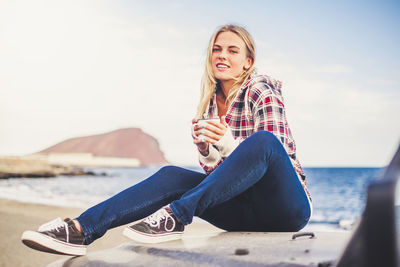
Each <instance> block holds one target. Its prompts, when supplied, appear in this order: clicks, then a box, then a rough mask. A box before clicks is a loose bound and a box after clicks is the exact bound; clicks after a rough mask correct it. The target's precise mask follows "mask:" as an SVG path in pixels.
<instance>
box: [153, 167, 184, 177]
mask: <svg viewBox="0 0 400 267" xmlns="http://www.w3.org/2000/svg"><path fill="white" fill-rule="evenodd" d="M181 171H182V168H180V167H178V166H173V165H167V166H163V167H161V169H159V170H158V171H157V174H159V175H161V176H162V177H174V176H175V175H176V174H177V173H178V172H181Z"/></svg>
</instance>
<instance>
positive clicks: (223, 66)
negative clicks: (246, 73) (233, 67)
mask: <svg viewBox="0 0 400 267" xmlns="http://www.w3.org/2000/svg"><path fill="white" fill-rule="evenodd" d="M216 67H217V69H219V70H225V69H228V68H229V66H228V65H226V64H224V63H218V64H217V65H216Z"/></svg>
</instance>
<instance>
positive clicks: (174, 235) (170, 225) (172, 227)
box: [124, 207, 185, 243]
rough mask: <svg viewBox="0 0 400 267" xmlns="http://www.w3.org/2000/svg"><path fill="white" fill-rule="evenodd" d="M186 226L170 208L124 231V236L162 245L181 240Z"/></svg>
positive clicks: (161, 210) (165, 208) (159, 211)
mask: <svg viewBox="0 0 400 267" xmlns="http://www.w3.org/2000/svg"><path fill="white" fill-rule="evenodd" d="M184 229H185V226H184V225H183V224H182V223H181V222H179V221H178V219H177V218H176V217H175V215H174V214H173V213H172V211H171V210H170V209H169V208H168V207H164V208H162V209H160V210H158V211H157V212H155V213H153V214H152V215H150V216H149V217H147V218H146V219H144V220H143V221H141V222H140V223H137V224H134V225H131V226H128V227H126V228H125V229H124V235H125V236H127V237H129V238H130V239H133V240H135V241H138V242H142V243H160V242H166V241H171V240H177V239H181V237H182V233H183V230H184Z"/></svg>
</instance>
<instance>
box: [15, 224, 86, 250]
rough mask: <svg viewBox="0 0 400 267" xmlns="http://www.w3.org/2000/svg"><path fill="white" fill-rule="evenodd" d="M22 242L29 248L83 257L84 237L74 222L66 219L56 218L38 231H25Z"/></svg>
mask: <svg viewBox="0 0 400 267" xmlns="http://www.w3.org/2000/svg"><path fill="white" fill-rule="evenodd" d="M21 239H22V242H23V243H24V244H25V245H27V246H28V247H30V248H33V249H36V250H40V251H44V252H48V253H54V254H63V255H85V254H86V247H87V246H86V245H84V243H85V237H84V236H83V234H82V233H81V232H79V230H78V229H76V227H75V224H74V222H73V221H72V220H71V219H69V218H67V219H65V220H64V221H63V220H61V218H57V219H55V220H53V221H50V222H48V223H45V224H43V225H42V226H40V227H39V229H38V231H25V232H24V233H23V234H22V237H21Z"/></svg>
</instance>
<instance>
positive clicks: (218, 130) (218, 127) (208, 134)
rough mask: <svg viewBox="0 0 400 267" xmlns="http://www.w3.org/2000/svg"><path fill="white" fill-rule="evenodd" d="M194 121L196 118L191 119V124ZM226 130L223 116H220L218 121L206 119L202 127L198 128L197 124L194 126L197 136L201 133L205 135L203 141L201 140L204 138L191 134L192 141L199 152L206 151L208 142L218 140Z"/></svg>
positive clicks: (211, 142)
mask: <svg viewBox="0 0 400 267" xmlns="http://www.w3.org/2000/svg"><path fill="white" fill-rule="evenodd" d="M196 122H197V120H193V121H192V123H193V124H194V123H196ZM226 130H227V124H226V121H225V116H222V117H221V118H220V122H216V121H208V123H207V124H206V127H204V128H200V127H199V126H198V125H196V126H195V127H194V134H195V135H197V136H199V135H203V136H204V137H205V142H203V141H204V140H203V141H202V140H199V139H198V138H196V137H194V136H193V143H194V144H195V145H197V148H198V149H199V151H200V153H202V152H208V146H209V144H215V143H216V142H218V141H219V140H220V139H221V138H222V137H223V136H224V135H225V133H226ZM202 154H203V153H202ZM207 154H208V153H207ZM203 155H204V154H203Z"/></svg>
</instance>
